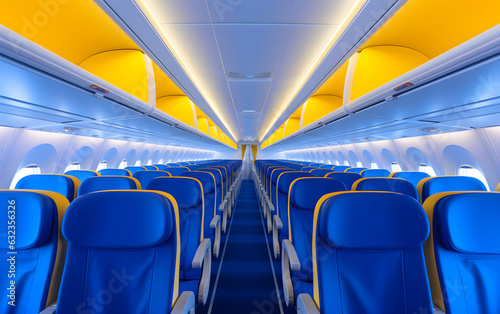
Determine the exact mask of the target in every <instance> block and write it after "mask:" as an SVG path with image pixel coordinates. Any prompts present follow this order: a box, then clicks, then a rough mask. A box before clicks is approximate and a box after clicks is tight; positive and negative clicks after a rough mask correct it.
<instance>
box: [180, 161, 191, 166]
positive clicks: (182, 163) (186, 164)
mask: <svg viewBox="0 0 500 314" xmlns="http://www.w3.org/2000/svg"><path fill="white" fill-rule="evenodd" d="M178 164H179V165H181V166H189V162H186V161H179V162H178Z"/></svg>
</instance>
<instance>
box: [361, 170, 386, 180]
mask: <svg viewBox="0 0 500 314" xmlns="http://www.w3.org/2000/svg"><path fill="white" fill-rule="evenodd" d="M359 174H360V175H361V176H362V177H363V178H387V177H389V176H390V175H391V172H390V171H389V170H387V169H366V170H363V171H361V172H360V173H359Z"/></svg>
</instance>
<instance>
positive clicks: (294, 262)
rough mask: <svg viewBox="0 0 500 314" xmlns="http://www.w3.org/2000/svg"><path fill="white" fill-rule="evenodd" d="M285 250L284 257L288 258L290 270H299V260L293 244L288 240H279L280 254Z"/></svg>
mask: <svg viewBox="0 0 500 314" xmlns="http://www.w3.org/2000/svg"><path fill="white" fill-rule="evenodd" d="M285 252H286V257H287V258H288V260H289V265H290V268H291V270H293V271H299V270H300V261H299V257H298V256H297V252H295V247H294V246H293V244H292V242H290V240H287V239H285V240H283V242H281V254H282V255H283V253H285Z"/></svg>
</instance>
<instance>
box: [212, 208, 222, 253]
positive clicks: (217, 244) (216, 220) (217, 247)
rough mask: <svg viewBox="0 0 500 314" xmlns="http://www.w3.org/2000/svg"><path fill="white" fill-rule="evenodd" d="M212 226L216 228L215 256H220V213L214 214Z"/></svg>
mask: <svg viewBox="0 0 500 314" xmlns="http://www.w3.org/2000/svg"><path fill="white" fill-rule="evenodd" d="M210 228H214V229H215V237H214V247H213V256H214V257H215V258H218V257H219V252H220V235H221V219H220V216H219V215H215V216H214V218H213V219H212V221H211V222H210Z"/></svg>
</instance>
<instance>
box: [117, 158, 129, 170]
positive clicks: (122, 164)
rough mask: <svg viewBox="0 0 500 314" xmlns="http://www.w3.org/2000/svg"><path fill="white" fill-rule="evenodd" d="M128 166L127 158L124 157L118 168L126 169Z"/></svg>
mask: <svg viewBox="0 0 500 314" xmlns="http://www.w3.org/2000/svg"><path fill="white" fill-rule="evenodd" d="M127 166H128V163H127V159H123V160H122V162H121V163H120V164H119V165H118V168H120V169H125V167H127Z"/></svg>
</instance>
